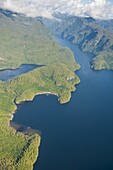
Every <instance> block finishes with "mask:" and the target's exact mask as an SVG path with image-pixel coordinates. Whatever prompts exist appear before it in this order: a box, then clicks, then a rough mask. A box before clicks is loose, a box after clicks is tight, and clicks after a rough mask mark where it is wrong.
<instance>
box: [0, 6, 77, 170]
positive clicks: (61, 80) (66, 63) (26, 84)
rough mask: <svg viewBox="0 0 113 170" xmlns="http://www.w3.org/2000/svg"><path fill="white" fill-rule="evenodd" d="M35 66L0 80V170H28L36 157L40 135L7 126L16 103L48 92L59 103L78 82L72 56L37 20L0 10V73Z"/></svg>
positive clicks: (68, 96)
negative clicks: (26, 65)
mask: <svg viewBox="0 0 113 170" xmlns="http://www.w3.org/2000/svg"><path fill="white" fill-rule="evenodd" d="M22 64H37V65H43V67H40V68H36V69H34V70H32V71H30V72H28V73H26V74H22V75H20V76H17V77H16V78H14V79H11V80H8V81H6V82H3V81H0V170H3V169H8V170H10V169H11V170H22V169H24V170H31V169H33V164H34V163H35V161H36V159H37V156H38V147H39V145H40V139H41V137H40V135H39V134H37V133H33V134H30V135H27V136H25V135H24V134H23V133H21V132H18V133H17V132H16V130H15V129H14V128H12V127H11V126H10V120H12V117H13V114H14V113H15V111H16V109H17V105H16V104H18V103H21V102H23V101H27V100H33V98H34V96H35V95H37V94H41V93H42V94H43V93H52V94H55V95H57V96H58V100H59V102H60V103H61V104H63V103H66V102H68V101H69V100H70V98H71V92H72V91H75V90H76V88H75V85H76V84H78V83H79V82H80V79H79V78H78V76H76V74H75V71H76V70H78V69H79V68H80V66H79V64H78V63H77V62H76V61H75V58H74V56H73V53H72V52H71V51H70V50H69V49H67V48H62V47H61V46H59V45H58V44H57V42H56V41H55V40H54V39H53V37H52V36H51V34H50V33H49V32H48V30H47V29H46V28H45V27H44V25H43V24H42V22H41V21H39V20H38V19H37V18H31V17H25V16H24V15H23V14H18V13H14V12H11V11H8V10H3V9H0V70H3V69H15V68H18V67H19V66H20V65H22Z"/></svg>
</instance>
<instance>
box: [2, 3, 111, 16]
mask: <svg viewBox="0 0 113 170" xmlns="http://www.w3.org/2000/svg"><path fill="white" fill-rule="evenodd" d="M0 2H2V3H3V4H2V7H4V8H7V9H10V10H13V11H17V12H21V13H25V14H26V15H27V16H33V17H35V16H44V17H49V18H51V17H52V14H53V13H54V12H61V13H69V14H73V15H76V16H91V17H94V18H99V19H110V18H113V5H112V4H111V3H110V2H109V1H108V0H92V1H89V3H84V0H59V1H58V0H0ZM0 4H1V3H0Z"/></svg>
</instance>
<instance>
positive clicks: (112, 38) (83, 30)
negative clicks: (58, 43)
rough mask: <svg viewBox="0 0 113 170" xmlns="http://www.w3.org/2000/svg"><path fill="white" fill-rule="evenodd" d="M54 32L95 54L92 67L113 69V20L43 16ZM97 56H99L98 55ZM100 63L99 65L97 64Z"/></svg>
mask: <svg viewBox="0 0 113 170" xmlns="http://www.w3.org/2000/svg"><path fill="white" fill-rule="evenodd" d="M41 20H42V21H43V23H44V24H45V25H46V26H47V27H48V28H49V29H50V30H51V32H52V33H53V34H57V35H60V36H62V37H63V38H67V39H68V40H70V41H71V42H72V43H75V44H78V45H79V47H80V48H81V49H82V50H83V51H86V52H91V53H93V54H94V56H95V59H94V60H93V62H91V63H92V64H93V66H92V67H94V68H95V69H113V27H112V25H113V21H112V20H111V21H101V20H94V19H93V18H81V17H75V16H68V15H61V14H57V15H55V19H53V20H48V19H44V18H41ZM96 56H97V57H96ZM97 63H98V65H97Z"/></svg>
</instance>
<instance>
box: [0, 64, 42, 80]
mask: <svg viewBox="0 0 113 170" xmlns="http://www.w3.org/2000/svg"><path fill="white" fill-rule="evenodd" d="M37 67H42V66H41V65H39V66H38V65H35V64H22V65H21V66H20V67H19V68H17V69H14V70H12V69H5V70H0V80H2V81H8V80H10V79H13V78H15V77H17V76H19V75H21V74H24V73H27V72H29V71H31V70H33V69H35V68H37Z"/></svg>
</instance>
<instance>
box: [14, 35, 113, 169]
mask: <svg viewBox="0 0 113 170" xmlns="http://www.w3.org/2000/svg"><path fill="white" fill-rule="evenodd" d="M57 40H58V42H59V43H60V44H61V45H63V46H68V47H70V48H71V50H72V51H73V52H74V54H75V57H76V59H77V61H78V63H80V64H81V66H82V68H81V69H80V70H79V71H78V72H77V74H78V76H79V77H80V79H81V83H80V84H79V85H78V86H77V91H76V92H75V93H73V94H72V99H71V101H70V102H69V103H68V104H65V105H60V104H59V103H58V102H57V97H56V96H53V95H49V96H47V95H40V96H37V97H35V99H34V100H33V101H32V102H25V103H23V104H21V105H19V106H18V110H17V111H16V114H15V116H14V119H13V120H14V121H16V122H17V123H19V124H24V125H26V126H30V127H32V128H34V129H39V130H40V131H41V134H42V142H41V146H40V156H39V158H38V160H37V162H36V164H35V165H34V170H113V72H112V71H100V72H98V71H94V70H92V69H91V68H90V64H89V63H90V59H91V57H92V56H91V55H90V54H87V53H83V52H81V51H80V50H79V49H78V47H77V46H74V45H72V44H71V43H69V42H67V41H66V40H62V39H60V38H59V39H58V38H57Z"/></svg>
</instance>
